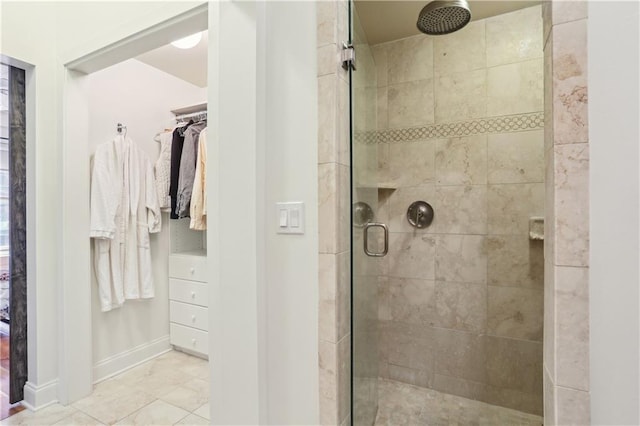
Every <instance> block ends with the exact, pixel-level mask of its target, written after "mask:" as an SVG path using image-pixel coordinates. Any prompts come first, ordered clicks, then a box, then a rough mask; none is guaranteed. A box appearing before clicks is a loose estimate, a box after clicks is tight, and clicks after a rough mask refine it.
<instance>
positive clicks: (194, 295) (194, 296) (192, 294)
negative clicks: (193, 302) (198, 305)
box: [191, 291, 196, 299]
mask: <svg viewBox="0 0 640 426" xmlns="http://www.w3.org/2000/svg"><path fill="white" fill-rule="evenodd" d="M191 298H192V299H195V298H196V292H195V291H192V292H191Z"/></svg>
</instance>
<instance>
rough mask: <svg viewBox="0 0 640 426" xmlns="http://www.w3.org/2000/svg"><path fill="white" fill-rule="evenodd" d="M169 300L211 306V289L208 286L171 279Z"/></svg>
mask: <svg viewBox="0 0 640 426" xmlns="http://www.w3.org/2000/svg"><path fill="white" fill-rule="evenodd" d="M169 300H177V301H178V302H184V303H191V304H194V305H200V306H209V288H208V287H207V285H206V284H202V283H198V282H194V281H185V280H177V279H175V278H169Z"/></svg>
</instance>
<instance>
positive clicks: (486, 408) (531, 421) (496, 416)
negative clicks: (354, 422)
mask: <svg viewBox="0 0 640 426" xmlns="http://www.w3.org/2000/svg"><path fill="white" fill-rule="evenodd" d="M378 401H379V402H378V417H377V418H376V423H375V425H376V426H387V425H393V426H400V425H410V426H417V425H429V426H432V425H433V426H436V425H437V426H440V425H442V426H445V425H446V426H450V425H486V426H502V425H508V426H515V425H518V426H541V425H542V417H540V416H534V415H533V414H527V413H522V412H520V411H516V410H511V409H509V408H504V407H498V406H495V405H490V404H486V403H484V402H480V401H474V400H471V399H466V398H461V397H459V396H454V395H449V394H445V393H441V392H437V391H434V390H432V389H426V388H420V387H416V386H412V385H408V384H405V383H400V382H395V381H392V380H385V379H380V380H379V382H378Z"/></svg>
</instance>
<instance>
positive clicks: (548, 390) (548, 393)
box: [542, 339, 558, 426]
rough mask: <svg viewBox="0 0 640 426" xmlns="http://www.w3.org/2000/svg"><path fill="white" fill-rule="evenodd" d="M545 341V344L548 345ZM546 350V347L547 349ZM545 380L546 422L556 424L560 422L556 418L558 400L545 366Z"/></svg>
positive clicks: (552, 425) (551, 424)
mask: <svg viewBox="0 0 640 426" xmlns="http://www.w3.org/2000/svg"><path fill="white" fill-rule="evenodd" d="M545 340H546V339H545ZM546 344H547V343H546V341H545V345H546ZM545 350H546V349H545ZM542 374H543V380H544V385H543V386H544V413H543V416H544V424H545V425H550V426H555V425H557V424H558V422H557V419H556V401H555V398H556V396H555V386H554V384H553V381H552V380H551V376H550V375H549V372H548V371H547V369H546V365H545V368H543V373H542Z"/></svg>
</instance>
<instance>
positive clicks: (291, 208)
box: [276, 201, 304, 234]
mask: <svg viewBox="0 0 640 426" xmlns="http://www.w3.org/2000/svg"><path fill="white" fill-rule="evenodd" d="M276 215H277V216H276V217H277V221H278V224H277V226H276V233H278V234H304V203H302V202H299V201H294V202H284V203H276Z"/></svg>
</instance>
